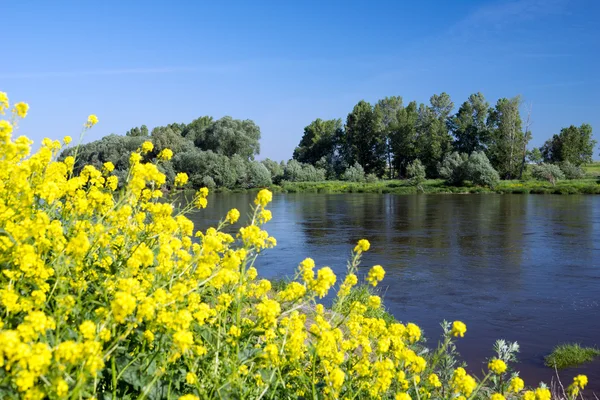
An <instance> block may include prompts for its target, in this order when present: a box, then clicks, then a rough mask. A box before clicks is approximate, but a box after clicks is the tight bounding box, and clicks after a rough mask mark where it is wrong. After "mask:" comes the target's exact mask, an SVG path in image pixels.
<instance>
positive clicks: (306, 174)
mask: <svg viewBox="0 0 600 400" xmlns="http://www.w3.org/2000/svg"><path fill="white" fill-rule="evenodd" d="M283 179H284V180H286V181H290V182H321V181H324V180H325V170H323V169H321V168H315V167H314V166H312V165H310V164H304V163H301V162H298V161H296V160H290V161H288V163H287V165H286V166H285V169H284V172H283Z"/></svg>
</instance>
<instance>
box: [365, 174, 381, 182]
mask: <svg viewBox="0 0 600 400" xmlns="http://www.w3.org/2000/svg"><path fill="white" fill-rule="evenodd" d="M377 181H379V178H377V175H375V174H367V175H365V182H367V183H375V182H377Z"/></svg>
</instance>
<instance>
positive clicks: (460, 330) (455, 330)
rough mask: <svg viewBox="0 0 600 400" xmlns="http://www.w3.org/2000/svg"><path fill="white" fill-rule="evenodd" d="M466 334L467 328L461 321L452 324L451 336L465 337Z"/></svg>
mask: <svg viewBox="0 0 600 400" xmlns="http://www.w3.org/2000/svg"><path fill="white" fill-rule="evenodd" d="M466 332H467V326H466V325H465V324H464V323H463V322H461V321H454V322H453V323H452V331H451V334H452V336H454V337H465V333H466Z"/></svg>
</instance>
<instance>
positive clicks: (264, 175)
mask: <svg viewBox="0 0 600 400" xmlns="http://www.w3.org/2000/svg"><path fill="white" fill-rule="evenodd" d="M271 184H272V181H271V173H270V172H269V170H268V169H267V167H265V165H264V164H262V163H260V162H258V161H249V162H248V164H247V170H246V182H245V183H244V185H243V187H245V188H259V187H262V188H264V187H267V186H271Z"/></svg>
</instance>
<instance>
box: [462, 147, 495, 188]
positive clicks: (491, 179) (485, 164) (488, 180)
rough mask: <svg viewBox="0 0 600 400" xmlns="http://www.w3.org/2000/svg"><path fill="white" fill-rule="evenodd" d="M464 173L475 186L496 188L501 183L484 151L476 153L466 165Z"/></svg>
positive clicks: (472, 154)
mask: <svg viewBox="0 0 600 400" xmlns="http://www.w3.org/2000/svg"><path fill="white" fill-rule="evenodd" d="M462 169H463V173H464V176H465V178H466V179H467V180H470V181H471V182H472V183H473V184H475V185H480V186H489V187H491V188H493V187H495V186H496V185H497V184H498V182H499V181H500V176H499V175H498V172H497V171H496V170H495V169H494V167H492V164H490V161H489V160H488V158H487V157H486V155H485V153H484V152H483V151H474V152H473V153H471V155H470V156H469V159H468V160H467V161H466V162H465V163H464V165H463V167H462Z"/></svg>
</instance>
